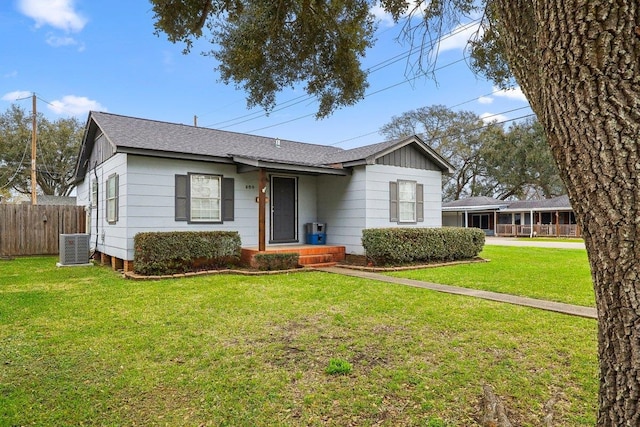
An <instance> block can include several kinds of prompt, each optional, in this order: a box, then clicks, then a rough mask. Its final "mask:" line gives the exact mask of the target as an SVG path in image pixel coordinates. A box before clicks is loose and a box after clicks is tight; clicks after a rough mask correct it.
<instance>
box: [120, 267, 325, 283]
mask: <svg viewBox="0 0 640 427" xmlns="http://www.w3.org/2000/svg"><path fill="white" fill-rule="evenodd" d="M303 271H315V269H313V268H292V269H288V270H266V271H253V270H233V269H229V270H202V271H190V272H187V273H176V274H164V275H162V276H145V275H142V274H136V273H134V272H133V271H127V272H124V273H122V275H123V276H124V278H125V279H130V280H163V279H182V278H185V277H196V276H215V275H222V274H236V275H239V276H269V275H274V274H286V273H300V272H303Z"/></svg>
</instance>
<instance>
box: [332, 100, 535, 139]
mask: <svg viewBox="0 0 640 427" xmlns="http://www.w3.org/2000/svg"><path fill="white" fill-rule="evenodd" d="M526 108H531V107H529V106H526V107H520V108H514V109H512V110H507V111H503V112H501V113H494V114H491V115H488V116H485V117H483V118H482V119H483V120H484V119H487V118H489V117H496V116H501V115H503V114H506V113H512V112H514V111H519V110H524V109H526ZM533 116H535V114H527V115H525V116H520V117H516V118H513V119H506V120H503V121H500V122H491V123H488V124H486V125H484V126H480V127H477V128H474V129H468V130H467V131H465V132H471V131H476V130H481V129H485V128H488V127H490V126H493V125H501V124H504V123H507V122H512V121H516V120H520V119H524V118H527V117H533ZM465 132H463V133H465ZM376 133H379V130H376V131H373V132H369V133H366V134H364V135H358V136H354V137H353V138H348V139H343V140H340V141H338V142H334V143H331V144H327V145H329V146H332V147H333V146H336V145H339V144H343V143H345V142H349V141H353V140H356V139H360V138H364V137H365V136H369V135H373V134H376ZM447 136H454V135H453V134H449V135H443V136H439V137H437V138H433V139H440V138H444V137H447Z"/></svg>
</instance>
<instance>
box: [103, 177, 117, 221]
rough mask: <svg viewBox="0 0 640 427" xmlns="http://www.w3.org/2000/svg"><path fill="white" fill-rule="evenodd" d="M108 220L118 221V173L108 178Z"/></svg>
mask: <svg viewBox="0 0 640 427" xmlns="http://www.w3.org/2000/svg"><path fill="white" fill-rule="evenodd" d="M106 190H107V194H106V199H107V200H106V204H107V222H108V223H110V224H113V223H116V222H118V175H117V174H113V175H110V176H109V178H107V189H106Z"/></svg>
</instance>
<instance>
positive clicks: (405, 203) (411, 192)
mask: <svg viewBox="0 0 640 427" xmlns="http://www.w3.org/2000/svg"><path fill="white" fill-rule="evenodd" d="M398 220H399V221H400V222H415V221H416V183H415V182H412V181H398Z"/></svg>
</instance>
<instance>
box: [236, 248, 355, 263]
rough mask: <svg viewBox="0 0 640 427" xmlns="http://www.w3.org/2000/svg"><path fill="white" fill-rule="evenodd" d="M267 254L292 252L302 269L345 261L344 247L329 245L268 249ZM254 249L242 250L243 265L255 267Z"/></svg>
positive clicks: (255, 251)
mask: <svg viewBox="0 0 640 427" xmlns="http://www.w3.org/2000/svg"><path fill="white" fill-rule="evenodd" d="M266 252H267V253H282V252H294V253H297V254H298V256H299V258H298V263H299V264H300V265H302V266H304V267H307V266H322V267H324V266H327V264H332V265H335V264H336V263H338V262H340V261H344V259H345V247H344V246H329V245H296V246H293V245H292V246H276V247H273V246H272V247H269V248H267V250H266ZM258 253H259V252H258V250H257V249H255V248H242V261H243V262H244V263H245V264H248V265H251V266H255V264H254V261H253V257H254V256H255V255H256V254H258Z"/></svg>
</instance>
